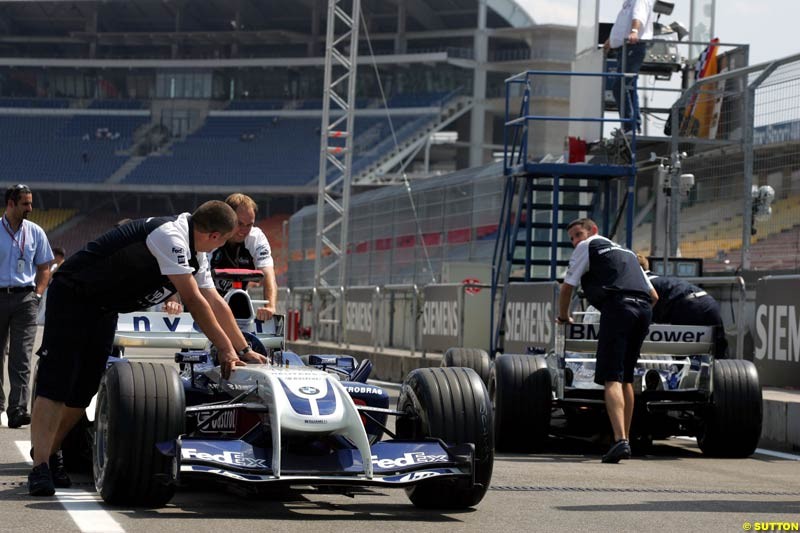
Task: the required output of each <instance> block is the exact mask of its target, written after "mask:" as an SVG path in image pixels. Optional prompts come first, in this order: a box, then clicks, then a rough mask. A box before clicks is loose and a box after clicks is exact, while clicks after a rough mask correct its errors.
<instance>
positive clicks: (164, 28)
mask: <svg viewBox="0 0 800 533" xmlns="http://www.w3.org/2000/svg"><path fill="white" fill-rule="evenodd" d="M324 7H325V3H324V2H289V1H286V0H251V1H248V2H227V1H225V0H206V1H202V2H201V1H200V0H188V1H186V2H175V3H173V2H162V1H160V0H133V1H130V2H105V1H101V0H88V1H85V2H57V1H49V2H47V1H38V0H34V1H10V2H2V3H0V20H2V25H3V29H4V36H3V39H2V40H0V162H2V164H0V176H2V180H3V181H5V182H6V183H19V182H23V183H28V184H29V185H30V186H31V187H32V188H33V189H34V192H35V202H36V211H35V213H39V214H48V216H50V214H52V215H53V216H55V218H54V220H56V219H59V216H60V215H59V216H56V213H62V214H67V215H66V218H65V219H64V220H62V221H60V222H56V223H53V225H52V227H51V229H49V230H48V231H49V232H50V234H51V235H52V237H53V242H54V244H63V245H65V246H66V247H67V248H68V249H69V250H70V251H73V250H75V249H77V248H79V247H80V246H81V245H82V243H83V242H85V241H86V240H88V239H89V238H91V237H93V236H95V235H96V234H98V233H99V232H100V231H101V230H103V229H105V228H107V227H109V225H111V224H113V222H115V221H116V220H118V219H120V218H124V217H137V216H148V215H160V214H166V213H173V212H180V211H190V210H192V209H193V208H194V207H195V206H196V205H198V204H199V203H200V202H202V201H204V200H207V199H210V198H221V197H224V196H227V195H228V194H229V193H231V192H234V191H241V192H246V193H248V194H250V195H251V196H253V197H254V198H255V199H256V200H257V202H258V203H259V206H260V210H259V216H260V217H263V218H262V220H260V221H259V224H260V225H262V226H264V227H265V228H267V230H266V232H267V234H268V236H269V237H270V239H271V241H272V243H273V248H274V249H275V250H276V257H277V258H278V259H279V260H280V261H286V260H287V259H288V257H284V258H280V257H279V253H278V250H281V249H283V248H284V247H285V248H286V249H287V251H286V252H285V253H284V255H285V256H291V257H294V258H296V261H297V264H295V261H291V262H290V264H292V269H297V271H296V275H297V278H296V280H297V283H306V284H307V283H308V282H309V277H308V272H309V268H313V259H314V257H313V255H314V254H313V250H314V242H312V241H313V239H314V238H315V235H314V233H313V231H314V230H312V229H311V228H310V226H309V224H310V223H306V222H303V223H302V228H300V229H297V230H295V229H294V228H292V229H291V230H290V231H289V234H290V236H291V239H289V241H290V242H288V243H282V244H280V245H278V241H279V240H280V239H282V237H283V230H284V228H283V221H284V220H286V218H287V217H288V216H290V215H292V214H293V213H296V212H298V211H299V210H301V209H302V208H304V206H310V205H311V204H312V203H313V202H314V201H315V200H316V196H317V179H318V174H319V159H320V158H319V156H320V154H319V146H320V135H321V133H322V132H321V131H320V129H321V118H322V109H321V108H322V99H321V96H322V95H323V90H324V80H323V62H324V61H323V54H324V48H325V46H324V45H325V42H324V41H325V36H324V23H325V16H326V14H325V9H324ZM535 9H536V7H534V9H533V13H534V17H535V13H536V10H535ZM362 10H363V18H364V23H365V26H364V28H365V30H368V31H363V32H362V33H361V41H360V43H359V54H360V57H361V59H360V60H359V66H358V71H357V80H358V81H357V84H356V85H357V89H356V111H355V126H354V159H353V177H354V178H353V179H354V185H355V186H357V190H364V191H368V192H366V193H365V194H367V196H365V197H364V198H366V199H367V200H365V202H366V203H361V202H362V200H358V201H356V202H355V204H354V205H360V206H363V208H362V209H363V210H366V209H367V208H368V207H369V209H370V211H369V213H370V215H369V217H368V216H367V215H366V212H365V211H364V212H353V213H352V216H353V220H354V221H355V222H354V223H353V225H352V227H351V231H353V232H354V234H353V242H352V243H351V244H352V250H351V254H352V256H353V257H355V256H359V257H360V258H361V259H363V258H366V257H369V258H370V261H371V262H369V263H368V264H367V265H366V266H365V265H363V264H360V263H359V262H358V261H354V262H353V267H354V268H355V273H354V276H355V277H354V280H355V281H358V282H367V281H369V282H378V281H380V279H384V280H386V279H387V278H380V276H375V275H373V274H374V273H375V272H377V271H378V270H380V269H381V268H384V267H388V266H394V267H396V269H397V270H396V271H392V272H391V273H390V274H389V279H391V280H396V281H403V280H412V279H413V280H423V279H426V277H430V276H431V272H430V271H429V270H431V269H432V270H433V271H434V272H441V271H442V268H443V266H442V265H443V264H445V263H447V262H459V261H469V262H485V261H486V260H487V258H488V257H489V256H490V255H491V248H492V245H493V239H494V238H495V236H496V233H497V220H496V219H497V216H498V215H497V213H499V205H498V199H497V193H498V191H499V190H500V189H499V188H497V189H496V190H495V189H493V187H496V184H495V183H494V182H493V181H492V178H497V177H498V176H499V173H497V170H496V168H494V167H492V165H491V163H492V161H493V160H494V157H495V154H496V153H497V152H499V151H502V147H503V127H502V124H503V120H504V118H503V115H504V109H503V108H504V100H505V99H504V86H503V80H504V79H505V78H506V77H508V76H509V75H512V74H515V73H517V72H520V71H523V70H525V69H540V70H548V71H566V70H570V69H572V68H573V66H572V61H573V59H575V51H576V50H577V49H579V48H580V46H582V45H583V46H589V47H591V46H594V45H596V43H593V42H588V41H587V39H588V37H587V35H588V34H586V35H584V34H581V35H577V34H576V30H575V28H574V27H567V26H554V25H537V24H536V22H535V19H534V18H532V17H531V16H530V15H529V14H528V12H527V11H526V10H524V9H522V8H521V7H520V5H519V4H518V3H517V2H515V1H514V0H486V1H480V2H479V1H478V0H415V1H414V2H402V1H401V2H394V1H393V2H369V3H364V5H362ZM581 43H582V44H581ZM532 95H533V96H532V101H531V104H532V106H534V108H535V109H536V112H537V113H539V114H542V115H548V114H552V115H567V114H569V113H570V95H571V92H570V87H569V86H568V85H566V84H565V82H564V80H556V79H553V80H546V81H544V82H541V83H537V85H536V87H535V88H534V90H533V92H532ZM515 102H516V100H515ZM787 124H788V125H787V126H786V128H784V129H786V130H787V131H789V130H791V131H794V130H793V129H792V128H793V126H792V123H787ZM734 129H735V128H734ZM761 129H762V130H763V129H764V127H762V128H761ZM767 129H769V128H767ZM773 129H774V128H773ZM759 131H761V130H759ZM764 131H766V130H764ZM781 131H783V130H781ZM438 132H448V133H449V134H451V135H452V137H451V139H452V140H450V141H447V142H446V143H445V144H435V143H433V142H432V134H433V133H438ZM566 132H567V130H566V126H565V125H561V124H555V125H553V124H549V125H547V126H546V127H545V128H543V129H542V130H540V131H535V132H531V134H530V135H529V144H530V147H529V151H530V153H532V154H536V155H537V157H538V156H542V155H545V154H560V153H561V151H562V149H563V141H564V136H565V134H566ZM757 133H758V132H757ZM787 135H788V134H787ZM762 137H763V135H762ZM759 139H761V137H759ZM771 139H772V137H769V138H767V137H764V139H761V140H759V141H758V144H759V146H761V147H762V148H763V151H764V153H767V152H769V153H772V152H770V151H771V150H773V144H774V143H771V142H768V141H770V140H771ZM781 141H782V142H783V147H784V148H783V152H782V153H788V152H791V151H792V150H794V147H796V144H797V140H792V139H788V142H787V137H786V135H783V136H782V137H781ZM794 151H795V152H796V150H794ZM693 155H694V154H693ZM643 156H644V157H643ZM646 156H647V154H640V159H645V158H646ZM786 157H789V156H786ZM718 160H726V161H727V162H729V163H730V162H736V163H737V164H738V163H739V161H740V160H741V155H734V156H730V155H725V156H722V157H719V158H718ZM718 160H714V161H718ZM712 163H714V162H713V161H712ZM714 164H716V163H714ZM487 169H492V170H487ZM401 171H402V172H401ZM465 172H466V174H465ZM487 172H489V173H491V172H495V174H494V175H493V176H490V175H489V174H487ZM448 173H450V174H452V176H449V177H447V178H443V177H442V178H437V179H438V180H439V182H440V183H439V186H436V184H435V183H431V184H428V183H427V182H425V181H423V180H421V179H420V180H419V181H415V179H417V178H429V177H431V176H443V175H446V174H448ZM763 174H764V176H763V179H762V181H763V182H766V181H765V180H768V179H773V178H771V177H770V176H771V174H770V176H768V175H767V174H769V172H764V173H763ZM697 175H698V182H699V183H700V184H703V185H705V184H704V183H703V179H705V178H704V176H703V173H702V172H697ZM403 176H408V177H409V178H410V179H411V184H412V185H411V187H412V189H413V191H412V193H413V194H412V197H413V198H415V199H416V201H417V204H416V208H417V209H418V211H419V226H420V227H421V228H422V229H421V230H418V229H417V228H416V227H414V223H412V221H411V220H410V217H412V216H413V215H412V214H411V213H410V212H409V209H410V208H409V207H408V206H405V207H403V206H402V205H401V204H402V201H401V200H400V199H399V198H401V197H402V196H403V194H404V193H402V192H396V191H398V190H399V189H388V190H387V192H384V193H379V192H376V191H372V190H371V189H372V188H374V187H375V186H377V185H381V184H385V183H397V182H398V181H401V179H402V177H403ZM787 176H788V174H787ZM451 179H452V187H451V185H448V184H451V181H450V180H451ZM461 180H465V181H464V182H463V183H462V181H461ZM739 180H740V178H739V177H737V178H736V179H735V180H730V182H726V181H725V180H720V181H721V183H720V184H714V186H713V187H714V188H711V187H706V188H705V191H706V192H705V195H704V196H699V197H696V198H693V203H692V205H689V203H687V202H684V204H683V205H682V208H681V227H680V233H681V236H680V241H681V242H680V248H681V251H682V253H683V255H685V256H688V255H695V256H698V257H703V258H704V259H707V261H706V264H708V265H713V264H714V263H715V258H716V257H718V256H720V257H721V256H723V255H735V254H736V253H738V252H737V250H738V249H739V248H738V247H741V229H740V228H741V205H742V201H741V200H737V199H736V194H738V193H739V191H740V190H739V189H736V187H738V185H733V184H734V183H736V184H738V182H739ZM471 181H474V183H473V184H471V185H468V182H471ZM784 181H785V182H786V185H787V187H784V188H783V189H779V197H778V200H779V201H778V202H777V203H776V204H775V206H774V209H773V211H774V214H773V219H772V221H771V222H769V223H768V224H767V225H765V226H763V227H762V225H759V224H757V226H756V227H757V229H758V233H757V234H756V235H755V237H754V239H753V250H752V254H753V261H754V262H756V261H758V262H759V263H758V264H767V263H766V262H767V261H768V260H767V259H766V257H767V256H769V255H770V254H771V253H773V251H774V250H773V249H771V248H768V245H769V244H770V243H772V242H779V243H783V244H785V245H786V246H791V250H793V251H792V253H794V254H795V255H796V250H797V246H796V245H793V244H791V242H793V241H792V237H793V236H796V234H797V232H798V227H797V226H796V225H792V216H793V215H792V213H793V212H796V210H797V205H796V204H792V203H791V202H790V200H791V197H792V195H793V194H795V193H793V192H792V189H791V187H788V185H789V182H791V183H794V182H795V181H796V179H795V177H791V178H789V177H786V178H785V179H784ZM725 187H729V188H732V190H735V191H736V193H728V192H727V190H726V189H725ZM637 188H638V193H639V194H638V196H640V197H642V198H645V197H649V196H652V195H653V188H652V187H650V186H649V183H647V180H646V179H642V177H641V176H640V180H639V183H637ZM446 191H451V192H446ZM708 191H712V192H711V193H710V194H709V193H708ZM383 194H385V195H388V196H385V197H384V196H381V195H383ZM450 194H452V196H450ZM392 195H395V196H396V199H395V200H393V203H391V202H389V201H388V200H387V198H389V197H390V196H392ZM437 195H438V196H437ZM406 196H408V194H406ZM437 198H438V200H437ZM469 198H471V201H468V199H469ZM597 198H599V197H595V198H592V200H593V201H595V200H597ZM373 200H374V202H376V203H375V205H380V206H381V207H380V209H382V210H383V211H375V210H376V209H378V208H377V207H373V205H372V204H371V202H372V201H373ZM379 200H380V201H379ZM381 202H382V203H381ZM437 202H439V203H437ZM470 202H471V203H470ZM440 205H441V206H444V207H441V209H440V207H438V206H440ZM642 205H644V202H642ZM637 207H640V206H637ZM314 209H315V208H314V207H305V211H302V212H301V213H300V215H302V216H298V218H297V219H293V221H292V223H294V221H295V220H297V221H299V220H301V219H302V220H304V221H305V220H313V218H314V217H313V216H311V214H310V213H311V212H312V211H313V210H314ZM793 210H794V211H793ZM389 213H391V217H389V215H388V214H389ZM433 213H438V214H433ZM470 213H471V214H470ZM737 213H738V216H737ZM362 215H363V216H362ZM437 216H438V217H439V219H436V217H437ZM359 217H361V218H359ZM370 217H371V218H370ZM389 219H391V220H395V221H397V222H396V224H395V227H393V228H391V229H392V232H388V229H389V228H386V227H384V226H385V225H386V220H389ZM59 220H60V219H59ZM359 220H360V222H359ZM649 220H650V219H649V218H646V217H645V221H644V222H643V223H642V224H640V225H639V226H638V227H636V228H635V232H634V234H635V237H636V244H635V246H636V247H637V248H640V249H641V250H643V251H646V250H648V249H649V248H650V240H651V237H652V235H651V233H652V232H651V229H650V226H649ZM359 224H367V226H365V227H363V228H362V229H358V228H359ZM426 228H427V229H426ZM737 228H739V229H738V230H737ZM384 230H386V231H387V232H388V233H387V234H386V235H379V233H381V232H382V231H384ZM359 232H361V233H359ZM301 235H302V237H300V236H301ZM309 235H310V236H309ZM295 238H301V241H299V242H295V241H294V239H295ZM387 239H388V240H387ZM783 239H786V240H783ZM365 243H370V244H369V245H367V248H366V250H368V253H367V251H365ZM423 243H424V244H425V245H426V246H427V247H428V248H429V249H428V250H427V251H426V252H425V253H423V251H422V249H421V245H422V244H423ZM786 243H789V244H786ZM779 246H780V245H778V246H776V248H777V247H779ZM761 247H763V248H764V250H767V251H765V252H763V253H762V252H761V250H762V248H761ZM390 250H392V251H391V252H389V251H390ZM770 250H772V251H770ZM426 254H428V255H429V256H430V257H424V256H425V255H426ZM795 255H791V254H788V255H787V257H788V256H791V257H795ZM762 256H763V257H764V259H763V261H762V259H761V257H762ZM792 261H794V263H792ZM423 263H424V264H423ZM772 263H774V264H776V265H777V264H779V265H784V266H785V265H789V267H788V268H795V269H796V266H794V267H792V266H791V265H792V264H796V260H794V259H791V258H790V259H787V260H786V261H782V260H781V262H776V261H772V262H771V263H770V264H772ZM720 264H721V263H720ZM381 265H383V266H381ZM280 268H281V269H282V271H283V270H285V268H286V267H284V266H283V264H281V267H280ZM359 269H361V270H360V273H359ZM294 275H295V273H294V272H289V278H290V279H294V278H293V276H294Z"/></svg>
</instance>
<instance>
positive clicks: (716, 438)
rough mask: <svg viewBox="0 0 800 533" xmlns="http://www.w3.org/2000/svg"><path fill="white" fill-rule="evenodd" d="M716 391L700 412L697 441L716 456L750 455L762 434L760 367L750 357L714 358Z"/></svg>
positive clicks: (706, 452) (701, 447)
mask: <svg viewBox="0 0 800 533" xmlns="http://www.w3.org/2000/svg"><path fill="white" fill-rule="evenodd" d="M713 379H714V382H713V383H714V392H713V394H712V395H711V402H710V404H709V405H708V407H707V408H706V409H705V411H704V412H702V413H701V415H702V416H703V420H702V423H701V427H700V432H699V434H698V436H697V443H698V445H699V446H700V449H701V450H703V453H704V454H706V455H710V456H714V457H749V456H750V455H752V454H753V452H755V450H756V447H757V446H758V440H759V438H760V437H761V422H762V417H763V412H762V409H763V406H762V400H761V385H760V383H759V380H758V371H757V370H756V367H755V365H754V364H753V363H752V362H750V361H742V360H737V359H723V360H719V359H717V360H716V361H714V375H713Z"/></svg>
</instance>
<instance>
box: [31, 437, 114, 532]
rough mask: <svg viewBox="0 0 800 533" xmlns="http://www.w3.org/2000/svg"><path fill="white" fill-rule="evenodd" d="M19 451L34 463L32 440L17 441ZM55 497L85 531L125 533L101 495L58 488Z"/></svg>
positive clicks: (79, 527)
mask: <svg viewBox="0 0 800 533" xmlns="http://www.w3.org/2000/svg"><path fill="white" fill-rule="evenodd" d="M15 444H16V445H17V448H18V449H19V453H21V454H22V457H24V458H25V460H26V461H27V462H28V464H30V465H33V461H32V460H31V456H30V449H31V442H30V441H27V440H18V441H15ZM55 498H56V499H57V500H58V502H59V503H60V504H61V505H62V506H63V507H64V509H65V510H66V511H67V513H69V516H70V518H72V521H73V522H75V525H76V526H78V529H80V530H81V531H82V532H83V533H125V530H124V529H122V526H120V525H119V523H118V522H117V521H116V520H114V519H113V518H112V517H111V515H110V514H108V513H107V512H106V511H105V510H104V509H103V508H102V506H101V505H100V496H98V495H97V493H94V492H86V491H84V490H78V489H58V490H56V495H55Z"/></svg>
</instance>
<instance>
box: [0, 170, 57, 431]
mask: <svg viewBox="0 0 800 533" xmlns="http://www.w3.org/2000/svg"><path fill="white" fill-rule="evenodd" d="M31 211H33V194H32V193H31V190H30V188H28V186H27V185H21V184H20V185H14V186H13V187H9V188H8V189H7V190H6V212H5V214H4V215H3V218H2V221H1V222H2V225H3V228H2V230H0V347H2V349H0V411H2V409H3V408H4V407H5V400H6V397H5V392H4V391H3V369H4V367H5V357H6V356H5V346H6V341H7V340H8V341H10V342H9V345H8V346H9V349H8V378H9V381H10V382H11V390H10V392H9V395H8V427H11V428H18V427H21V426H24V425H27V424H30V422H31V416H30V414H28V397H29V395H30V386H29V382H30V375H31V351H32V349H33V341H34V339H35V337H36V316H37V314H38V311H39V302H40V300H41V298H42V293H43V292H44V290H45V289H46V288H47V284H48V283H49V281H50V262H51V261H52V260H53V252H52V250H51V249H50V243H49V242H48V241H47V235H46V234H45V232H44V230H43V229H42V228H41V227H39V226H38V225H37V224H34V223H33V222H31V221H30V220H28V215H29V214H30V213H31Z"/></svg>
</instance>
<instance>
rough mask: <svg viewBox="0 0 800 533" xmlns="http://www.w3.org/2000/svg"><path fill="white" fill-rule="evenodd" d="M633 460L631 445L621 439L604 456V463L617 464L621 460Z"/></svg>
mask: <svg viewBox="0 0 800 533" xmlns="http://www.w3.org/2000/svg"><path fill="white" fill-rule="evenodd" d="M630 458H631V445H630V444H629V443H628V441H627V440H625V439H620V440H618V441H617V442H615V443H614V445H613V446H611V448H609V450H608V451H607V452H606V454H605V455H604V456H603V459H602V462H604V463H612V464H616V463H618V462H619V461H620V459H630Z"/></svg>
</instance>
